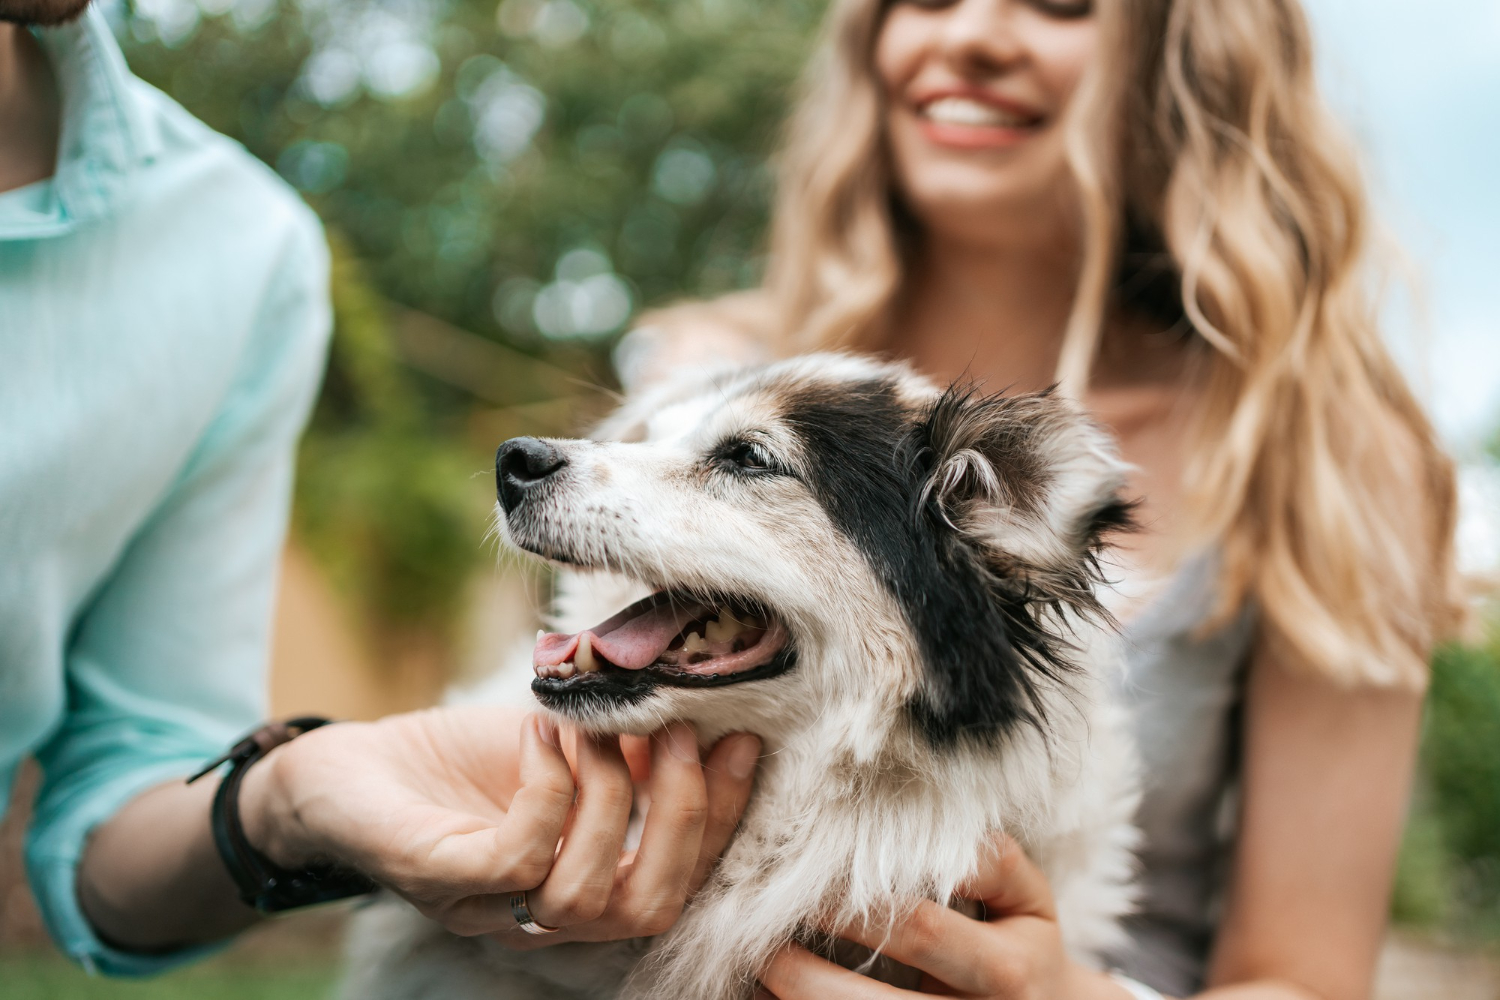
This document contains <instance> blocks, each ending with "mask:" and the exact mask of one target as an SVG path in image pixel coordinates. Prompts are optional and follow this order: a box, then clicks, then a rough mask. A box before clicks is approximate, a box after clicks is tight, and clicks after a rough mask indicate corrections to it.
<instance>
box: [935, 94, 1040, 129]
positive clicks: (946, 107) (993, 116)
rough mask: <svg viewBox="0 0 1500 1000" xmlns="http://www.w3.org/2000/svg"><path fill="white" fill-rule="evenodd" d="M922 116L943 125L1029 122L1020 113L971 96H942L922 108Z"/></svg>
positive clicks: (1017, 124) (1007, 125) (1011, 125)
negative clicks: (1014, 112)
mask: <svg viewBox="0 0 1500 1000" xmlns="http://www.w3.org/2000/svg"><path fill="white" fill-rule="evenodd" d="M922 116H923V117H924V118H926V119H927V120H928V121H934V122H938V123H939V124H942V125H986V126H989V127H991V128H1020V127H1021V126H1023V125H1027V124H1029V122H1028V121H1027V119H1025V118H1022V117H1021V116H1020V115H1017V114H1013V113H1012V112H1009V111H1006V110H1005V109H1004V108H997V107H995V105H993V104H986V103H985V102H983V101H976V100H974V99H973V98H969V97H940V98H938V99H937V100H935V101H933V102H932V103H930V104H928V105H926V106H925V107H923V108H922Z"/></svg>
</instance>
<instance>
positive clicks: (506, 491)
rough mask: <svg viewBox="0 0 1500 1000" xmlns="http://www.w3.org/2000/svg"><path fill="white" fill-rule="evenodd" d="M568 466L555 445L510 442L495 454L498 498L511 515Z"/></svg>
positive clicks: (525, 439)
mask: <svg viewBox="0 0 1500 1000" xmlns="http://www.w3.org/2000/svg"><path fill="white" fill-rule="evenodd" d="M567 464H568V460H567V458H566V457H565V456H564V455H563V453H562V452H561V451H560V450H559V449H558V448H557V447H555V446H554V445H551V444H548V443H547V442H546V441H543V440H542V439H541V438H534V437H518V438H511V439H510V440H509V441H507V442H505V443H504V444H502V445H501V446H500V447H499V449H498V450H497V451H496V452H495V494H496V496H497V497H499V500H500V506H501V507H503V508H504V509H505V513H507V514H509V513H511V512H512V511H514V510H515V509H516V508H517V507H519V506H520V505H521V501H523V500H525V499H526V496H527V494H528V493H530V492H534V491H535V490H536V488H537V487H539V486H541V485H542V484H543V483H545V482H546V481H547V480H548V479H550V478H551V477H552V476H553V475H555V474H556V473H557V471H558V470H559V469H561V468H563V467H564V466H566V465H567Z"/></svg>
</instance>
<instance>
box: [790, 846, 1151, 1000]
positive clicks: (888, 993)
mask: <svg viewBox="0 0 1500 1000" xmlns="http://www.w3.org/2000/svg"><path fill="white" fill-rule="evenodd" d="M962 894H963V896H964V897H965V898H967V899H974V900H978V901H979V902H980V903H982V904H983V905H984V909H985V912H986V914H987V915H988V916H987V919H986V920H982V921H981V920H973V919H970V918H969V917H966V916H964V915H963V914H961V913H958V912H957V911H955V910H951V909H949V908H948V907H945V906H939V905H938V904H937V903H933V902H923V903H922V904H920V905H919V906H918V907H917V908H916V910H915V911H914V912H913V913H912V914H911V915H910V916H909V917H908V918H907V919H905V920H903V921H901V922H900V923H898V924H897V925H896V926H895V927H893V928H891V929H890V931H889V933H888V932H887V931H886V929H885V928H884V927H859V926H856V927H844V928H839V929H837V933H838V934H839V936H840V937H843V938H846V939H848V940H850V941H855V942H858V943H859V944H862V945H865V946H866V947H869V948H879V949H880V950H881V952H882V953H884V954H886V955H888V956H890V957H891V958H893V959H895V960H896V961H898V962H902V963H904V964H906V965H909V966H911V967H912V968H914V969H917V970H918V971H920V972H922V973H923V976H922V984H921V987H920V990H919V992H918V993H913V992H911V991H909V990H902V989H897V988H896V987H894V986H887V985H885V984H883V983H877V982H875V981H873V980H870V979H866V978H865V977H863V976H860V975H857V974H856V973H853V972H850V971H849V970H847V969H843V968H840V967H839V966H837V965H834V964H833V963H831V962H827V961H824V960H823V959H821V958H818V957H817V956H815V955H813V954H811V953H810V952H808V951H806V950H805V949H802V948H799V947H796V946H792V947H789V948H787V949H786V950H784V951H782V952H781V953H780V954H779V955H778V956H777V957H776V958H775V960H773V961H772V963H771V965H770V967H769V968H767V969H766V970H765V972H764V973H762V974H761V983H762V985H763V987H764V993H763V996H770V997H774V998H776V1000H856V998H860V1000H869V998H880V1000H885V998H889V1000H897V998H901V997H916V996H919V995H922V994H927V995H932V994H936V995H939V996H958V997H972V998H976V1000H977V998H986V1000H988V998H995V1000H1096V998H1097V1000H1126V998H1128V996H1129V994H1127V993H1126V992H1125V990H1124V989H1123V988H1122V987H1120V986H1119V985H1117V984H1115V983H1113V982H1111V981H1110V979H1109V978H1108V977H1107V976H1104V975H1103V974H1101V973H1098V972H1093V971H1091V970H1088V969H1085V968H1083V967H1082V966H1079V965H1077V964H1075V963H1074V962H1073V961H1072V960H1071V959H1070V958H1068V955H1067V953H1066V951H1064V949H1063V943H1062V935H1061V934H1060V933H1059V931H1058V926H1057V909H1056V906H1055V905H1054V903H1053V900H1052V889H1051V887H1050V886H1049V885H1048V884H1047V879H1046V876H1044V875H1043V874H1042V873H1041V871H1040V870H1039V869H1038V868H1037V867H1036V866H1035V865H1034V864H1032V863H1031V860H1030V859H1029V858H1027V857H1026V854H1025V852H1023V851H1022V850H1021V848H1020V846H1019V845H1018V844H1017V843H1016V842H1015V841H1014V840H1012V839H1010V838H1009V837H1002V838H1001V839H1000V840H999V841H998V842H997V844H996V850H995V851H993V852H991V856H990V857H989V859H988V860H987V861H986V862H985V863H984V864H983V865H981V867H980V870H979V873H978V874H977V875H976V876H975V878H974V880H973V881H972V882H971V883H970V884H969V885H968V886H967V887H965V889H964V891H963V893H962Z"/></svg>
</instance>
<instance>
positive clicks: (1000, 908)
mask: <svg viewBox="0 0 1500 1000" xmlns="http://www.w3.org/2000/svg"><path fill="white" fill-rule="evenodd" d="M958 894H959V895H960V896H962V897H963V898H964V899H977V900H978V901H980V902H981V903H983V904H984V908H985V910H986V911H988V913H989V916H990V918H991V919H994V918H996V917H1020V916H1027V917H1041V918H1042V919H1043V920H1056V919H1057V905H1056V903H1055V902H1054V901H1053V899H1052V886H1051V884H1050V883H1049V882H1048V881H1047V876H1046V875H1044V874H1042V870H1041V869H1040V868H1038V867H1037V866H1036V865H1035V864H1034V863H1033V862H1032V860H1031V859H1030V858H1029V857H1027V856H1026V852H1025V851H1024V850H1023V849H1022V848H1021V845H1020V844H1018V843H1016V841H1015V839H1014V838H1012V837H1010V836H1009V835H1006V834H1002V835H1000V836H999V837H998V838H996V839H995V841H994V842H993V845H992V846H991V848H990V851H989V852H988V853H987V855H986V856H985V857H984V858H983V859H981V861H980V863H979V871H978V872H977V873H976V874H975V876H974V877H973V878H972V879H970V880H969V881H968V882H967V883H966V884H965V885H964V886H962V887H961V888H960V889H959V893H958Z"/></svg>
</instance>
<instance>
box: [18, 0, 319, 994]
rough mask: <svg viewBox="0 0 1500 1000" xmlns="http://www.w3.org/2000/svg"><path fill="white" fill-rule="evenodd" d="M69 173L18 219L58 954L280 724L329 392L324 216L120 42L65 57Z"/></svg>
mask: <svg viewBox="0 0 1500 1000" xmlns="http://www.w3.org/2000/svg"><path fill="white" fill-rule="evenodd" d="M37 37H38V38H40V39H41V41H42V44H43V45H44V46H45V48H46V50H47V52H48V54H49V55H50V57H51V59H52V63H53V67H54V70H55V73H56V75H57V78H58V82H59V85H60V89H61V93H62V98H63V132H62V142H61V147H60V151H59V162H58V167H57V171H56V174H55V175H54V176H53V178H52V179H51V180H49V181H45V182H42V183H39V184H33V185H30V186H28V187H25V188H22V189H19V190H15V191H10V192H6V193H4V194H0V808H4V803H5V801H6V795H7V794H8V792H9V790H10V787H11V784H12V783H13V780H14V777H15V770H16V767H17V765H18V764H19V762H20V761H21V759H22V758H23V757H25V756H26V755H28V754H33V755H35V756H36V758H37V760H38V761H39V762H40V763H41V766H42V769H43V771H44V775H45V778H44V783H43V786H42V789H41V793H40V798H39V800H38V802H37V807H36V817H35V820H34V822H33V824H32V827H31V829H30V831H29V834H28V839H27V848H26V863H27V870H28V873H29V875H30V878H31V884H32V887H33V889H34V890H35V893H36V896H37V899H38V901H39V902H40V905H41V909H42V913H43V915H44V917H45V918H46V921H47V925H48V927H49V928H50V929H51V931H52V933H53V935H54V936H55V938H56V939H57V941H58V943H59V944H60V946H61V947H62V948H63V949H64V950H66V951H67V953H68V954H69V955H71V956H73V957H74V958H75V959H77V960H78V961H80V962H82V963H84V964H85V965H86V966H89V967H91V968H97V969H99V970H101V971H104V972H108V973H114V974H121V975H135V974H145V973H150V972H154V971H157V970H159V969H161V968H163V967H165V966H166V965H168V964H171V963H172V962H173V961H176V960H180V959H181V958H182V957H184V956H183V955H175V956H156V957H145V956H140V955H133V954H127V953H122V952H120V951H117V950H115V949H112V948H110V947H108V946H106V945H105V944H104V943H103V942H101V941H100V940H99V939H98V937H97V936H96V935H95V934H94V933H93V930H92V929H91V928H90V926H89V924H88V922H87V921H86V920H85V919H84V918H83V916H82V914H81V913H80V912H79V909H78V905H77V901H76V894H75V873H76V870H77V865H78V860H79V856H80V854H81V852H82V850H83V846H84V843H85V841H86V839H87V837H88V835H89V832H90V831H91V829H92V828H94V827H95V826H96V825H98V824H99V823H100V822H102V821H104V820H106V819H108V818H109V817H110V816H112V815H113V814H114V813H115V812H116V811H117V810H118V809H119V808H120V807H121V806H122V805H123V804H124V803H126V802H127V801H128V800H130V799H131V798H132V797H134V796H135V795H137V794H138V793H140V792H141V791H143V790H145V789H147V788H149V787H151V786H153V785H156V784H159V783H161V782H164V781H168V780H173V779H178V778H181V777H182V776H184V775H186V774H188V773H190V772H192V771H194V770H196V769H197V768H198V767H199V766H200V765H201V764H203V763H204V762H205V761H206V760H207V759H208V758H210V757H212V756H214V755H216V754H217V753H219V752H220V751H221V750H222V749H223V748H224V747H225V746H226V745H228V743H229V742H230V741H231V740H233V739H234V738H235V737H237V736H239V735H240V734H241V733H242V732H243V731H244V730H246V729H247V728H249V727H251V726H253V725H254V724H255V723H256V722H257V721H258V720H260V719H261V718H262V717H263V715H264V714H265V711H266V707H265V695H266V659H267V645H268V642H267V638H268V632H269V622H270V617H271V608H272V597H273V590H274V585H275V570H276V566H277V556H278V553H279V552H280V549H281V544H282V539H283V533H284V530H285V523H286V517H287V506H288V497H289V492H290V484H291V477H292V463H293V453H294V448H295V444H296V440H297V436H298V434H299V433H300V430H301V428H302V425H303V422H304V420H305V418H306V415H307V412H308V409H309V406H310V404H311V401H312V399H313V397H314V394H315V392H316V388H317V385H318V381H319V378H320V373H321V371H322V365H323V357H324V351H325V347H326V340H327V333H328V329H329V311H328V306H327V301H326V284H327V251H326V247H325V245H324V243H323V239H322V235H321V231H320V229H319V227H318V223H317V221H316V219H315V218H314V216H313V215H312V213H311V212H310V211H309V210H308V208H307V207H306V206H305V205H304V204H303V203H302V202H301V201H300V200H299V199H298V198H297V196H296V195H295V194H294V193H293V192H292V191H290V190H289V189H288V188H287V187H286V186H285V185H284V184H283V183H282V182H281V181H280V180H278V179H277V177H276V176H275V175H274V174H273V173H272V172H271V171H269V170H267V169H266V168H265V167H264V166H262V165H261V164H260V163H259V162H257V161H256V160H254V159H253V158H252V157H251V156H250V155H249V154H248V153H246V152H245V151H244V150H243V149H242V148H240V147H239V146H237V145H236V144H235V143H233V142H231V141H229V140H228V139H225V138H223V137H222V136H219V135H216V134H215V133H213V132H211V131H210V130H209V129H207V128H206V127H204V126H203V125H202V124H200V123H199V122H197V121H195V120H194V119H193V118H192V117H191V116H189V115H188V114H187V113H186V112H185V111H183V110H182V109H181V108H180V107H178V106H177V105H176V104H174V103H172V101H170V100H169V99H168V98H166V97H165V96H163V95H162V94H161V93H159V92H158V91H156V90H153V89H152V88H151V87H149V86H147V85H146V84H145V83H143V82H141V81H140V80H137V79H135V78H134V77H132V76H131V75H130V72H129V70H128V69H127V68H126V66H125V62H124V60H123V58H122V57H121V54H120V50H119V48H118V46H117V45H116V44H115V41H114V38H113V37H112V36H111V35H110V32H109V29H108V27H107V25H106V23H105V20H104V18H103V17H102V16H101V15H100V14H99V13H98V12H97V11H94V10H91V11H90V12H89V13H88V14H87V15H86V16H85V17H84V18H83V19H81V20H80V21H79V22H77V23H75V24H72V25H69V26H66V27H63V28H58V29H51V30H45V31H39V32H38V33H37Z"/></svg>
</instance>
